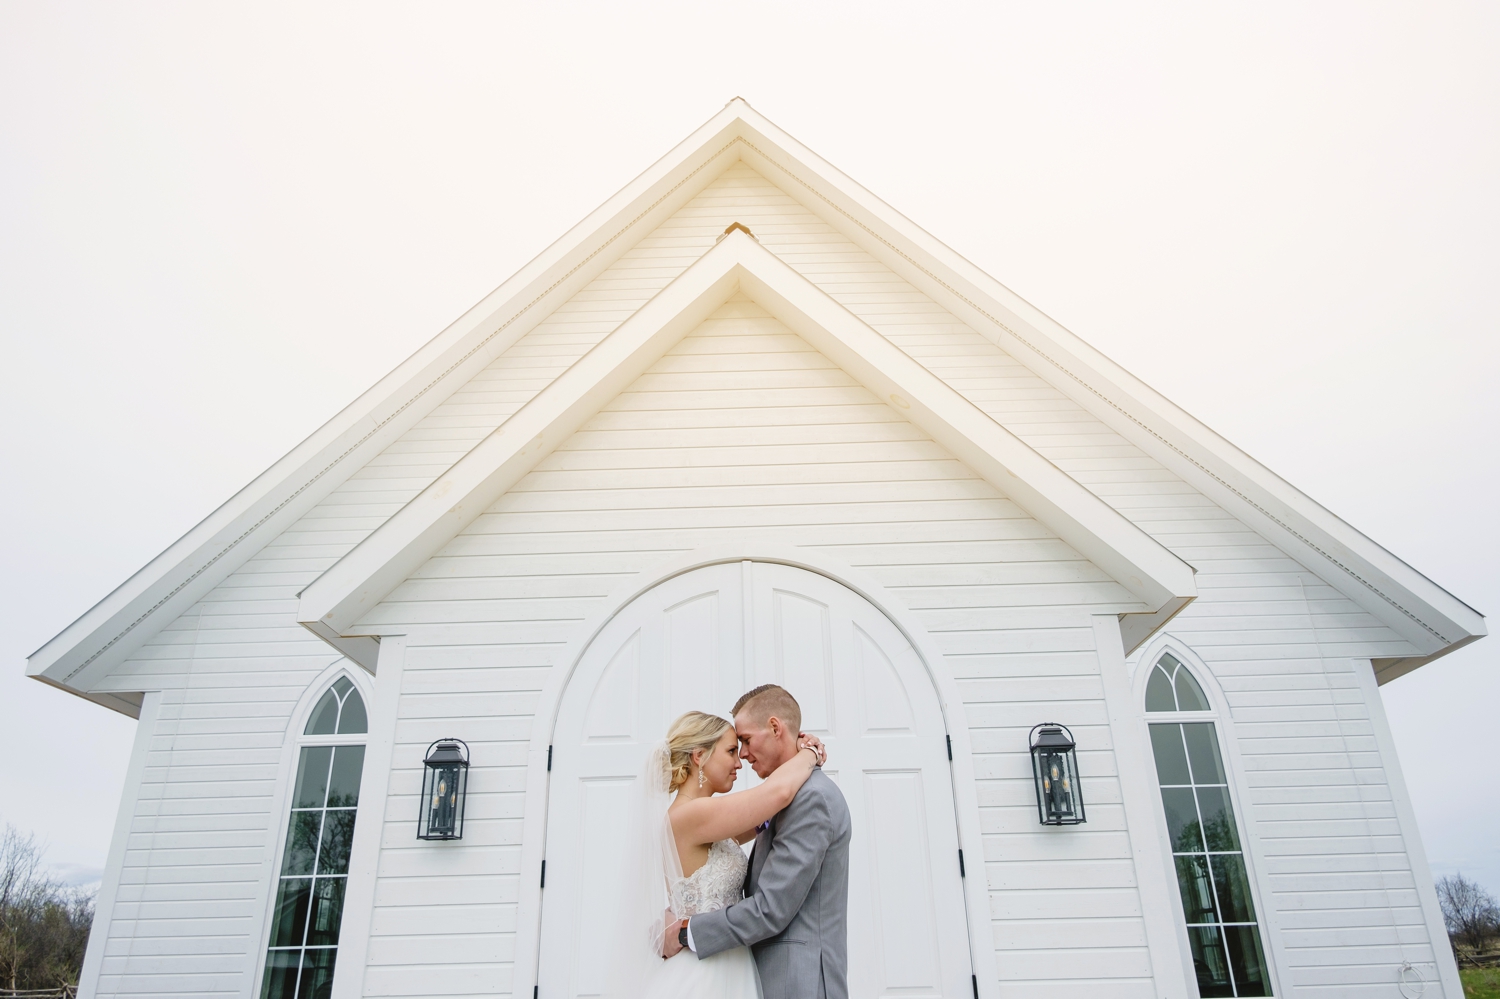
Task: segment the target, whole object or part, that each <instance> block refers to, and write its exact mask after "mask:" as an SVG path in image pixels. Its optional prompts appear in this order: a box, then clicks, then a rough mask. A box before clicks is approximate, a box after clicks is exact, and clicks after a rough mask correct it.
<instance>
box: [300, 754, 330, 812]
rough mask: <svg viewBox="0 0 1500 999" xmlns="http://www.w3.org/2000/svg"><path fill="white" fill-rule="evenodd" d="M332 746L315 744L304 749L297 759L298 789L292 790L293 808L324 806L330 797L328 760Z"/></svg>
mask: <svg viewBox="0 0 1500 999" xmlns="http://www.w3.org/2000/svg"><path fill="white" fill-rule="evenodd" d="M332 756H333V748H332V747H331V746H313V747H311V748H309V749H304V750H303V751H302V756H301V758H299V759H298V760H297V789H296V790H295V791H294V792H292V807H293V808H322V807H323V802H324V799H326V798H327V797H328V761H329V759H330V758H331V757H332Z"/></svg>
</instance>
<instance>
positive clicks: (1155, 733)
mask: <svg viewBox="0 0 1500 999" xmlns="http://www.w3.org/2000/svg"><path fill="white" fill-rule="evenodd" d="M1149 727H1150V729H1151V751H1152V752H1153V753H1155V754H1156V779H1157V780H1158V781H1160V782H1161V783H1163V784H1191V783H1192V782H1193V779H1192V778H1191V777H1190V776H1189V775H1188V765H1187V754H1186V753H1185V752H1184V751H1183V748H1182V726H1181V725H1152V726H1149Z"/></svg>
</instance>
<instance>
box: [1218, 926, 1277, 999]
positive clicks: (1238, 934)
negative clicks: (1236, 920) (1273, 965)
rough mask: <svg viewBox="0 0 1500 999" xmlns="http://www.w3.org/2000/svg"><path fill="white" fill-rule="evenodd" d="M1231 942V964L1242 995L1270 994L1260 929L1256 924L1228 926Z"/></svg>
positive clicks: (1226, 929)
mask: <svg viewBox="0 0 1500 999" xmlns="http://www.w3.org/2000/svg"><path fill="white" fill-rule="evenodd" d="M1224 936H1225V938H1226V939H1227V940H1228V943H1229V966H1230V967H1231V968H1232V969H1233V970H1234V984H1235V985H1236V986H1237V991H1238V992H1239V994H1240V995H1242V996H1268V995H1270V994H1271V983H1270V981H1269V980H1268V978H1269V976H1267V975H1266V957H1265V954H1264V952H1262V950H1261V948H1260V930H1258V929H1256V928H1255V927H1254V926H1226V927H1224Z"/></svg>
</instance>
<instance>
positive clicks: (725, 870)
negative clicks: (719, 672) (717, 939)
mask: <svg viewBox="0 0 1500 999" xmlns="http://www.w3.org/2000/svg"><path fill="white" fill-rule="evenodd" d="M799 745H800V746H801V747H802V748H801V749H800V750H799V751H798V753H797V755H796V756H794V757H792V758H791V759H790V760H788V761H787V762H786V763H783V764H782V765H781V766H780V767H779V768H777V769H776V771H775V772H773V773H772V774H771V775H770V776H769V777H767V778H766V779H765V780H764V781H762V782H761V784H760V785H759V786H758V787H755V788H752V789H750V790H748V791H742V792H740V793H739V794H729V793H728V792H729V791H731V790H733V789H734V782H735V779H736V778H737V777H738V776H739V769H740V766H741V765H742V764H741V762H740V746H739V738H738V736H736V735H735V731H734V726H733V725H732V724H730V723H729V722H728V721H725V720H724V719H723V718H719V717H717V716H715V715H710V714H704V713H703V712H701V711H689V712H688V713H687V714H685V715H683V716H682V717H680V718H678V719H677V720H676V721H674V722H673V723H672V727H671V728H670V729H669V730H668V732H667V739H666V741H665V742H663V743H661V744H659V745H658V746H657V747H656V748H655V750H653V751H652V753H651V755H650V757H649V758H648V759H647V761H646V766H645V772H644V773H643V774H642V775H641V778H640V779H639V780H638V782H637V786H638V788H639V792H640V793H639V796H638V799H637V808H638V812H637V815H636V816H635V819H636V820H635V822H634V823H633V826H634V830H633V835H632V842H631V846H630V849H629V851H628V852H627V853H626V854H625V857H626V862H627V863H628V864H630V865H631V869H630V871H628V872H627V878H626V879H625V880H626V882H627V885H626V889H625V892H624V895H623V897H622V898H621V899H619V900H618V904H619V910H618V911H617V913H616V917H615V918H614V919H613V920H612V922H613V924H614V927H615V940H614V941H613V942H612V944H611V948H610V950H611V957H610V964H609V971H608V974H607V976H606V979H605V982H606V984H605V987H604V994H605V995H606V996H608V997H610V999H689V997H691V999H704V997H706V996H712V997H714V999H760V979H759V978H758V977H757V975H756V972H755V960H754V959H753V958H752V957H751V956H750V949H749V948H748V947H736V948H734V949H732V950H728V951H724V952H723V953H720V954H715V955H714V956H713V957H709V958H705V959H703V960H699V959H698V957H697V956H696V955H695V954H692V953H691V952H689V951H686V950H684V951H682V952H681V953H680V954H677V955H676V956H675V957H673V958H671V959H670V960H663V959H662V956H661V955H662V940H663V937H664V935H665V932H666V928H667V926H668V925H669V924H670V925H671V926H672V931H673V932H676V923H677V921H678V920H681V919H686V918H687V917H689V916H695V915H697V914H698V913H700V912H712V911H713V910H715V909H722V908H723V907H724V906H726V905H732V904H733V903H735V902H737V901H739V899H740V892H741V888H742V886H743V885H744V882H745V871H746V868H747V866H748V861H747V860H746V859H745V854H744V851H743V850H741V849H740V844H742V843H747V842H749V841H750V840H752V839H754V838H755V834H756V831H757V827H759V826H760V825H761V824H762V823H764V822H767V821H769V820H770V819H771V818H772V817H773V816H774V815H775V814H776V813H777V812H779V811H781V810H782V809H783V808H785V807H786V806H787V805H789V804H791V801H792V798H794V797H795V796H796V794H797V792H798V790H800V789H801V787H802V785H803V783H804V782H806V780H807V778H808V775H809V774H811V773H812V770H813V768H814V767H815V766H817V765H818V764H819V763H820V762H821V761H822V755H821V753H822V744H821V743H820V742H818V740H817V738H816V737H814V736H808V735H803V736H801V737H800V741H799Z"/></svg>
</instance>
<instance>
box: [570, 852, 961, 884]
mask: <svg viewBox="0 0 1500 999" xmlns="http://www.w3.org/2000/svg"><path fill="white" fill-rule="evenodd" d="M543 863H545V861H543ZM958 876H959V877H961V878H966V877H968V875H967V874H965V873H964V852H963V851H962V850H960V851H958Z"/></svg>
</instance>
